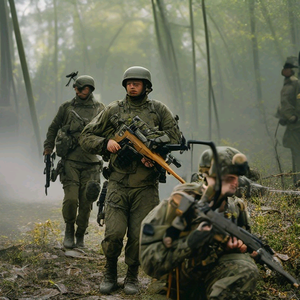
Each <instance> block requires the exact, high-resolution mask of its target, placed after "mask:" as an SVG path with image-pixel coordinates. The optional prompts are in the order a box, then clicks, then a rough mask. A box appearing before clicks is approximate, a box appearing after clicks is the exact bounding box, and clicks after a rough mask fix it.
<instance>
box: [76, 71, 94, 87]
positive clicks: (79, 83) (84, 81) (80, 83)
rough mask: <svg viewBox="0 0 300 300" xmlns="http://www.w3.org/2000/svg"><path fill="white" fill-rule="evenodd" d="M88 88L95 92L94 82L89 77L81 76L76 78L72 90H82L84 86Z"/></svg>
mask: <svg viewBox="0 0 300 300" xmlns="http://www.w3.org/2000/svg"><path fill="white" fill-rule="evenodd" d="M87 85H88V86H90V87H91V88H92V91H94V90H95V80H94V78H93V77H92V76H89V75H81V76H79V77H77V78H76V80H75V82H74V84H73V88H74V87H77V88H78V89H82V88H83V87H85V86H87Z"/></svg>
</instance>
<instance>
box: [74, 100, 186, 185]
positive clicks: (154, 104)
mask: <svg viewBox="0 0 300 300" xmlns="http://www.w3.org/2000/svg"><path fill="white" fill-rule="evenodd" d="M135 116H138V117H140V119H141V120H143V121H144V122H145V123H146V124H147V125H148V127H149V128H150V129H151V131H152V132H156V133H157V134H158V135H164V134H166V135H167V136H168V137H169V139H170V143H171V144H172V143H173V144H178V143H180V139H181V132H180V130H179V127H178V125H177V121H176V120H175V118H174V116H173V114H172V113H171V111H170V110H169V109H168V107H167V106H166V105H164V104H163V103H161V102H159V101H157V100H150V99H148V97H147V96H146V97H145V98H144V99H142V100H140V101H132V100H131V99H130V97H128V96H127V97H126V98H125V99H123V100H118V101H114V102H112V103H111V104H109V105H108V106H107V107H106V108H105V109H104V110H103V111H102V112H101V113H100V114H99V115H98V116H97V117H96V118H94V120H92V122H91V123H90V124H88V125H87V126H86V127H85V129H84V130H83V132H82V133H81V136H80V138H79V142H80V144H81V147H82V148H83V149H84V150H85V151H87V152H89V153H92V154H99V155H105V156H106V155H109V161H110V164H109V169H110V177H109V180H110V181H116V182H122V184H123V185H124V186H130V187H139V186H146V185H152V184H157V183H158V176H159V174H158V172H157V171H156V169H155V168H154V167H153V168H147V167H145V166H144V165H143V164H142V163H141V158H140V157H138V158H137V159H134V158H133V159H132V160H131V161H130V162H129V163H128V165H127V166H126V167H124V166H123V167H120V166H119V165H118V164H117V162H116V159H117V156H118V154H112V153H109V152H108V151H107V142H108V140H109V139H112V138H113V137H114V135H115V133H116V131H117V129H118V124H122V123H125V124H126V125H129V124H130V123H131V122H132V120H133V118H134V117H135Z"/></svg>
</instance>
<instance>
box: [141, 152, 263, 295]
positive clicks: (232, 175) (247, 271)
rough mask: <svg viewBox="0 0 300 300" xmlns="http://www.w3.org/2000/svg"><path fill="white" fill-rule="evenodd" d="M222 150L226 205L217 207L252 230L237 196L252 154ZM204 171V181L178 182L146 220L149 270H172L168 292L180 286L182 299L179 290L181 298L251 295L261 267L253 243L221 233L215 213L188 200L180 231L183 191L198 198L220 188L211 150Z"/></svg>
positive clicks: (144, 251)
mask: <svg viewBox="0 0 300 300" xmlns="http://www.w3.org/2000/svg"><path fill="white" fill-rule="evenodd" d="M217 152H218V154H219V158H220V164H221V176H222V188H221V194H220V197H219V200H221V205H220V206H219V208H218V209H217V210H216V211H217V212H218V213H219V214H220V217H225V218H228V219H231V220H232V222H234V223H236V224H237V225H238V226H240V227H243V228H244V229H246V230H249V229H250V227H249V221H248V214H247V211H246V206H245V203H244V202H243V201H242V200H241V199H239V198H237V197H236V196H234V193H235V192H236V189H237V186H238V176H240V175H242V174H245V172H246V169H247V166H248V165H247V162H246V157H245V156H244V155H243V154H241V153H240V152H239V153H236V152H235V151H234V152H233V151H232V149H231V148H230V147H217ZM200 171H201V174H202V176H203V178H204V181H203V182H202V183H201V184H200V183H196V182H194V183H186V184H182V185H178V186H176V187H175V188H174V190H173V193H172V194H171V196H170V197H169V198H168V199H166V200H163V201H162V202H161V203H160V204H159V205H158V206H157V207H155V208H154V209H153V210H152V211H151V212H150V213H149V214H148V215H147V217H146V218H145V219H144V220H143V221H142V225H141V235H140V248H141V249H140V261H141V266H142V268H143V270H144V271H145V272H146V274H148V275H149V276H151V277H154V278H156V279H161V278H164V277H165V275H166V274H169V278H168V296H170V295H171V297H172V293H171V292H172V288H173V287H176V290H177V299H179V294H180V299H189V300H199V299H218V300H221V299H251V295H252V294H253V292H254V289H255V286H256V282H257V278H258V274H259V273H258V268H257V266H256V264H255V262H254V261H253V259H252V257H250V255H249V254H248V253H246V251H247V246H246V245H245V244H244V243H243V241H241V240H237V239H236V238H235V237H233V238H232V237H229V236H223V235H222V234H220V233H218V232H217V231H216V230H215V229H214V227H213V226H212V225H211V224H210V221H209V218H208V217H207V216H206V215H205V214H204V213H203V212H201V211H199V210H195V206H186V208H185V209H183V205H181V206H180V210H181V213H182V218H184V222H183V223H182V224H183V225H182V226H183V227H182V228H181V229H182V231H181V230H180V231H178V228H180V226H179V225H180V224H181V223H177V222H174V220H175V218H176V216H178V211H179V209H178V206H179V205H180V204H181V203H180V201H181V199H183V197H188V198H189V199H191V202H194V200H197V199H199V198H200V195H202V193H204V192H206V191H209V190H214V188H213V187H214V185H215V182H216V175H215V174H216V172H215V170H214V165H213V160H212V152H211V150H206V151H204V152H203V153H202V155H201V158H200ZM210 188H212V189H210ZM203 199H204V198H202V200H201V201H204V200H203ZM212 199H213V198H212ZM213 200H215V199H213ZM180 215H181V214H180ZM175 225H176V226H175ZM174 270H175V271H174ZM173 273H175V274H174V276H172V275H173ZM172 278H174V280H172ZM174 281H175V282H174ZM200 295H202V296H200ZM173 297H174V295H173ZM175 299H176V298H175Z"/></svg>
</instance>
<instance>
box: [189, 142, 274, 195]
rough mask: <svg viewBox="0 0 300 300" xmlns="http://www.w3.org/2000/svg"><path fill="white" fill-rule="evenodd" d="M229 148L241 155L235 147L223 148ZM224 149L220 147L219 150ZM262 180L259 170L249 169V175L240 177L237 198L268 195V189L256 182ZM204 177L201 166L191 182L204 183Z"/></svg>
mask: <svg viewBox="0 0 300 300" xmlns="http://www.w3.org/2000/svg"><path fill="white" fill-rule="evenodd" d="M226 148H227V151H228V150H229V149H230V151H232V153H234V154H237V153H239V150H237V149H235V148H233V147H223V150H224V151H225V150H226ZM221 149H222V148H221V147H219V150H221ZM259 179H260V174H259V172H258V171H257V170H255V169H252V168H249V169H248V171H247V173H246V174H245V175H243V176H239V184H238V188H237V191H236V193H235V195H236V196H237V197H240V198H241V197H242V198H246V199H247V198H251V197H253V196H262V195H264V194H265V193H266V191H267V189H268V188H267V187H264V186H262V185H259V184H257V183H255V181H257V180H259ZM202 181H203V176H202V173H201V165H199V170H198V172H197V173H194V174H192V176H191V182H202Z"/></svg>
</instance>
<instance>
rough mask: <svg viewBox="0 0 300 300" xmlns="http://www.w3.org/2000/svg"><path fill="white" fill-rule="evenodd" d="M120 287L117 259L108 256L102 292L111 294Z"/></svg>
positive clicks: (101, 287) (101, 286)
mask: <svg viewBox="0 0 300 300" xmlns="http://www.w3.org/2000/svg"><path fill="white" fill-rule="evenodd" d="M117 288H118V282H117V259H116V258H107V260H106V265H105V274H104V278H103V280H102V282H101V284H100V293H102V294H110V293H111V292H113V291H115V290H116V289H117Z"/></svg>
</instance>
